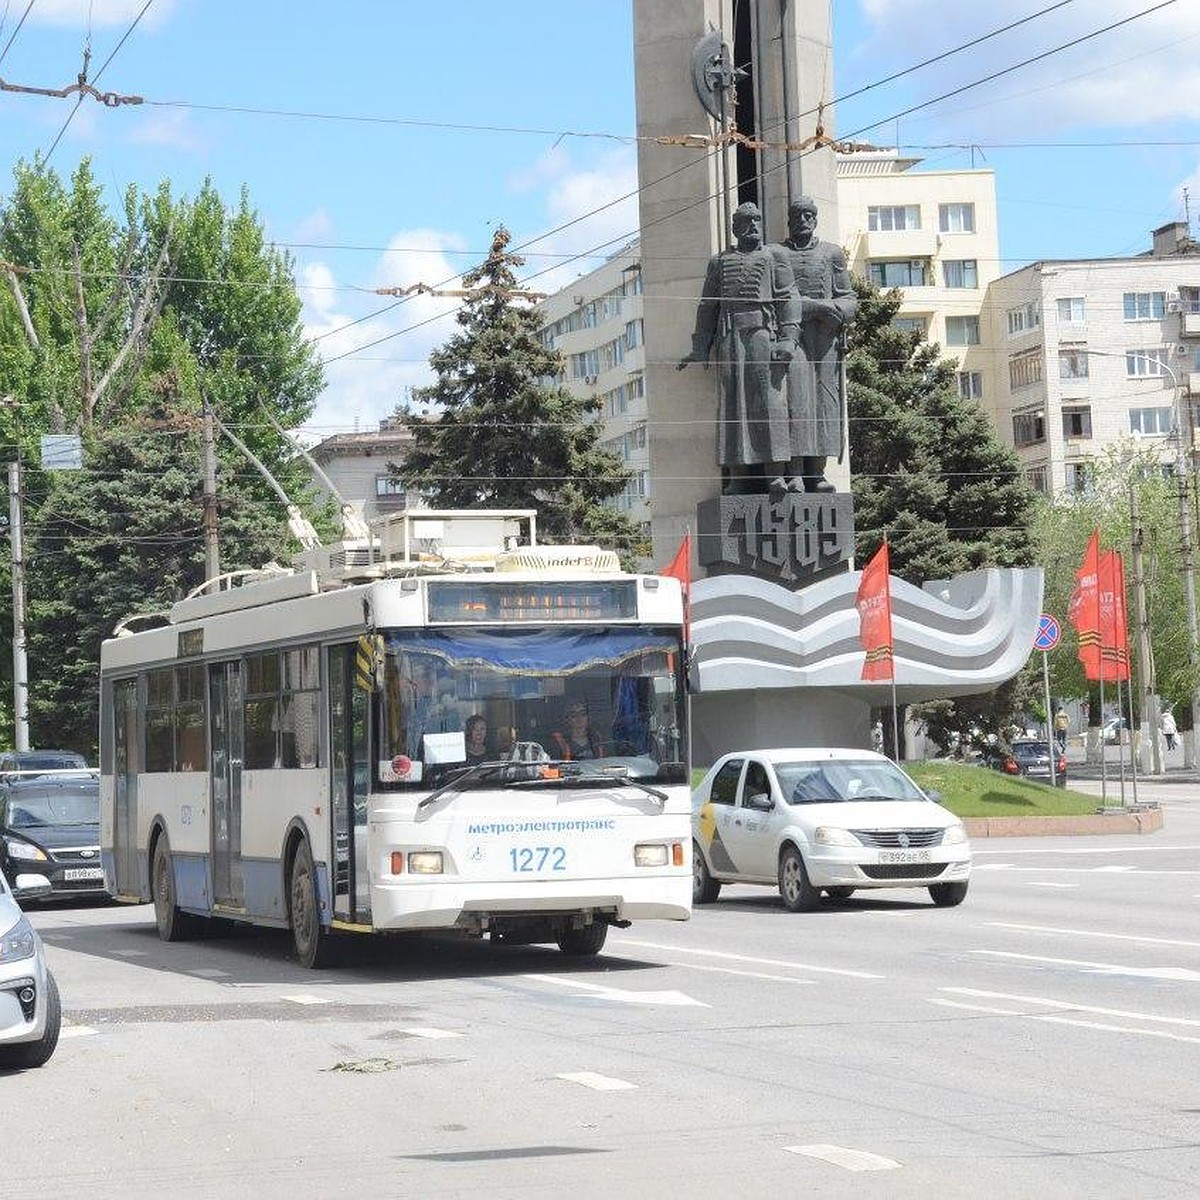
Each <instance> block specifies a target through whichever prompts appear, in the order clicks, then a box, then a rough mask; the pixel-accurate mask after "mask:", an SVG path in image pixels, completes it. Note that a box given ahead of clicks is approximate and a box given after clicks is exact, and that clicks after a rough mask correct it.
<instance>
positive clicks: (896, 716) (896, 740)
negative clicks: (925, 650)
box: [892, 655, 904, 762]
mask: <svg viewBox="0 0 1200 1200" xmlns="http://www.w3.org/2000/svg"><path fill="white" fill-rule="evenodd" d="M892 752H893V754H894V755H895V760H896V762H900V761H901V760H902V759H903V757H904V756H903V755H902V754H901V753H900V706H899V705H898V704H897V703H896V658H895V655H893V656H892Z"/></svg>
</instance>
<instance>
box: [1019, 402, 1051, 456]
mask: <svg viewBox="0 0 1200 1200" xmlns="http://www.w3.org/2000/svg"><path fill="white" fill-rule="evenodd" d="M1012 423H1013V445H1014V446H1017V447H1018V448H1019V447H1021V446H1036V445H1037V444H1038V442H1044V441H1045V440H1046V414H1045V412H1044V411H1043V410H1042V409H1040V408H1038V409H1033V410H1031V411H1030V412H1021V413H1013V419H1012Z"/></svg>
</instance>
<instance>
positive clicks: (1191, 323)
mask: <svg viewBox="0 0 1200 1200" xmlns="http://www.w3.org/2000/svg"><path fill="white" fill-rule="evenodd" d="M1179 316H1180V329H1181V332H1182V333H1183V336H1184V337H1200V312H1183V313H1180V314H1179Z"/></svg>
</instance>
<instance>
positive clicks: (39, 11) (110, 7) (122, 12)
mask: <svg viewBox="0 0 1200 1200" xmlns="http://www.w3.org/2000/svg"><path fill="white" fill-rule="evenodd" d="M145 4H146V0H87V2H86V3H81V0H40V3H38V4H35V5H34V6H33V9H32V10H31V12H30V14H29V20H30V21H32V22H35V23H40V24H42V25H57V26H60V27H63V28H67V29H89V28H91V29H101V28H105V27H107V26H112V25H131V24H132V23H133V20H134V18H135V17H136V16H137V15H138V13H139V12H141V10H142V9H143V8H144V7H145ZM174 8H175V0H155V3H154V4H152V5H151V6H150V8H149V10H148V11H147V13H146V15H145V16H144V17H143V18H142V19H141V20H140V21H139V22H138V24H139V26H145V27H147V28H157V27H158V26H161V25H162V24H164V23H165V22H166V20H167V19H168V18H169V17H170V16H171V15H172V11H173V10H174Z"/></svg>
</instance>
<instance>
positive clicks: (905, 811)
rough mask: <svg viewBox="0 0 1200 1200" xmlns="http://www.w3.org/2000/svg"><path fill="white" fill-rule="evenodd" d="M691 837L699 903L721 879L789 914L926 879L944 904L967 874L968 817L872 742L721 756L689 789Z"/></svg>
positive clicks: (957, 898)
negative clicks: (864, 746) (762, 891)
mask: <svg viewBox="0 0 1200 1200" xmlns="http://www.w3.org/2000/svg"><path fill="white" fill-rule="evenodd" d="M692 840H693V846H692V871H693V876H692V900H693V902H694V903H696V904H711V903H712V901H714V900H715V899H716V898H717V895H718V893H719V892H720V890H721V885H722V884H723V883H763V884H768V885H770V886H773V887H778V888H779V892H780V895H782V897H783V903H784V905H785V906H786V907H787V908H788V909H790V910H791V911H792V912H804V911H807V910H809V909H812V908H814V907H815V906H816V905H817V904H818V903H819V902H820V899H821V893H822V892H824V893H826V894H827V895H829V896H831V897H834V898H836V899H845V898H846V897H848V896H850V895H851V894H852V893H853V892H855V891H857V890H859V889H860V888H861V889H866V888H895V887H910V888H911V887H920V888H928V889H929V895H930V896H931V897H932V899H933V902H934V904H936V905H938V906H939V907H948V906H950V905H955V904H961V903H962V902H963V900H964V899H965V898H966V895H967V883H968V880H969V877H970V872H971V848H970V845H969V843H968V842H967V834H966V830H965V829H964V828H963V824H962V822H961V821H960V820H959V819H958V818H957V817H956V816H954V814H953V813H951V812H949V811H947V810H946V809H945V808H943V807H942V806H941V805H940V804H938V803H937V802H936V800H933V799H931V798H930V797H929V796H927V795H926V794H925V793H924V792H922V791H921V789H920V788H919V787H917V785H916V784H915V783H914V782H913V781H912V780H911V779H910V778H909V777H908V776H907V775H906V774H905V773H904V772H903V771H902V770H901V769H900V768H899V767H898V766H896V764H895V763H894V762H892V761H891V759H888V758H885V757H884V756H883V755H882V754H876V753H875V752H874V751H870V750H824V749H822V750H817V749H812V748H807V749H790V750H746V751H736V752H734V753H732V754H726V755H724V756H723V757H722V758H720V759H718V760H717V761H716V762H715V763H714V764H713V766H712V768H711V769H710V770H709V772H708V774H707V775H705V776H704V778H703V779H702V780H701V781H700V784H699V786H698V787H697V788H696V789H695V791H694V793H693V795H692Z"/></svg>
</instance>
